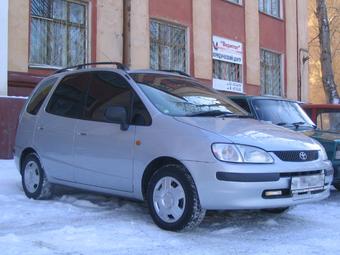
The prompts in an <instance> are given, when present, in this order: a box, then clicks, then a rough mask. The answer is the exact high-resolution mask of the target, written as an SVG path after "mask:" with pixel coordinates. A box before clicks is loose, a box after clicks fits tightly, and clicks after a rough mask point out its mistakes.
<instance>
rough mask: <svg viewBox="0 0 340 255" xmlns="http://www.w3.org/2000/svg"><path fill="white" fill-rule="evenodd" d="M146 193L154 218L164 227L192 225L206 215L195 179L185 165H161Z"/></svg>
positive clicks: (176, 228)
mask: <svg viewBox="0 0 340 255" xmlns="http://www.w3.org/2000/svg"><path fill="white" fill-rule="evenodd" d="M146 195H147V202H148V206H149V210H150V214H151V216H152V219H153V220H154V222H155V223H156V224H157V225H158V226H159V227H160V228H162V229H165V230H171V231H180V230H187V229H191V228H194V227H195V226H197V225H199V224H200V223H201V221H202V220H203V218H204V215H205V210H204V209H202V208H201V205H200V201H199V198H198V193H197V190H196V186H195V184H194V181H193V179H192V177H191V176H190V175H189V173H188V172H187V171H186V170H185V168H184V167H183V166H180V165H166V166H163V167H161V168H160V169H158V170H157V171H156V172H155V174H154V175H153V176H152V177H151V179H150V181H149V184H148V188H147V194H146Z"/></svg>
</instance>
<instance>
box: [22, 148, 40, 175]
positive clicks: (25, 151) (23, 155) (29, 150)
mask: <svg viewBox="0 0 340 255" xmlns="http://www.w3.org/2000/svg"><path fill="white" fill-rule="evenodd" d="M31 153H34V154H35V155H37V157H38V158H39V156H38V153H37V152H36V150H34V149H33V148H31V147H28V148H26V149H24V150H23V151H22V153H21V155H20V165H19V167H20V174H22V163H23V161H24V159H25V158H26V156H27V155H29V154H31Z"/></svg>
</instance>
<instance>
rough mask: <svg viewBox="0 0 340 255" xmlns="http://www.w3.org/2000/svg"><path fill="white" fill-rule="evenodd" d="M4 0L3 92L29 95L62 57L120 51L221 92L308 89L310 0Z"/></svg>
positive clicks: (137, 63) (297, 92) (85, 58)
mask: <svg viewBox="0 0 340 255" xmlns="http://www.w3.org/2000/svg"><path fill="white" fill-rule="evenodd" d="M6 1H7V2H8V5H9V6H8V10H9V11H8V33H7V35H8V67H4V68H8V83H5V82H2V83H1V85H0V93H1V94H2V95H14V96H26V95H28V94H29V93H30V91H31V90H32V88H34V86H35V85H36V83H37V82H38V81H39V80H40V79H41V78H42V77H43V76H46V75H48V74H50V73H51V72H54V71H55V69H58V68H61V67H65V66H71V65H75V64H79V63H84V62H98V61H118V62H123V63H125V64H126V65H128V66H130V67H131V68H134V69H135V68H153V69H176V70H181V71H184V72H187V73H189V74H191V75H192V76H194V77H196V78H198V79H201V80H202V81H203V82H205V83H206V84H207V85H208V86H213V87H214V88H216V89H218V90H221V91H224V92H226V93H245V94H252V95H259V94H272V95H280V96H284V97H288V98H292V99H302V100H307V99H308V84H307V83H308V64H306V63H305V62H304V61H303V58H304V56H305V55H306V54H307V48H308V23H307V22H308V9H307V6H308V0H161V1H160V0H27V1H22V0H11V1H8V0H6ZM6 1H5V2H6ZM2 10H3V9H2ZM2 24H3V23H2ZM2 26H3V25H2ZM4 68H3V69H4Z"/></svg>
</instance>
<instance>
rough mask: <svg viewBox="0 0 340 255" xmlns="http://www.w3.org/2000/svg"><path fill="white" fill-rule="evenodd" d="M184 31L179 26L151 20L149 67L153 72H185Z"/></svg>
mask: <svg viewBox="0 0 340 255" xmlns="http://www.w3.org/2000/svg"><path fill="white" fill-rule="evenodd" d="M186 45H187V43H186V29H185V28H184V27H181V26H176V25H173V24H169V23H165V22H160V21H156V20H151V22H150V67H151V68H152V69H155V70H179V71H183V72H186V69H187V68H186V66H187V49H186V48H187V47H186Z"/></svg>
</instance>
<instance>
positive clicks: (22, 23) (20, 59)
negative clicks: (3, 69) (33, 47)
mask: <svg viewBox="0 0 340 255" xmlns="http://www.w3.org/2000/svg"><path fill="white" fill-rule="evenodd" d="M29 3H30V1H22V0H10V1H9V21H8V22H9V23H8V33H9V34H8V45H9V48H8V57H9V59H8V70H9V71H17V72H27V71H28V60H29V59H28V53H29V13H30V12H29V10H30V8H29Z"/></svg>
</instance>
